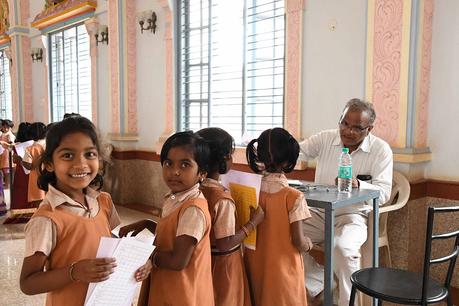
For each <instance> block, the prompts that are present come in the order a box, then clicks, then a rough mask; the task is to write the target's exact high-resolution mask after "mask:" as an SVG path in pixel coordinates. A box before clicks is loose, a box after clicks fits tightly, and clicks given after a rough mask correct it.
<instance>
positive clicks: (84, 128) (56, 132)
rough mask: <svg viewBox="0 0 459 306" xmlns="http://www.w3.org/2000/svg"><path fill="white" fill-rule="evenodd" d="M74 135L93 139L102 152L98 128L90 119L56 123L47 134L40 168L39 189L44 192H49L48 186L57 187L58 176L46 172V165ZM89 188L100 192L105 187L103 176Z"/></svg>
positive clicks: (73, 119) (74, 119) (79, 118)
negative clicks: (66, 137)
mask: <svg viewBox="0 0 459 306" xmlns="http://www.w3.org/2000/svg"><path fill="white" fill-rule="evenodd" d="M74 133H83V134H85V135H87V136H88V137H89V138H91V140H92V142H93V143H94V145H95V146H96V148H97V152H100V143H99V137H98V135H97V131H96V127H95V126H94V125H93V124H92V122H91V121H89V119H87V118H85V117H82V116H79V117H76V116H75V117H68V118H67V119H64V120H62V121H59V122H56V123H55V124H54V125H53V126H52V127H51V128H50V130H49V131H48V133H47V134H46V147H45V152H43V154H42V155H41V158H40V163H39V167H38V171H39V176H38V187H39V188H40V189H42V190H44V191H48V184H51V185H53V186H56V174H55V173H54V172H49V171H48V170H46V167H45V165H46V164H47V163H48V164H49V163H52V162H53V153H54V151H55V150H56V148H57V147H58V146H59V144H60V143H61V141H62V139H63V138H64V137H65V136H67V135H69V134H74ZM89 186H91V187H93V188H95V189H97V190H100V189H101V188H102V186H103V178H102V175H101V174H99V173H98V174H97V175H96V177H95V178H94V179H93V180H92V182H91V183H90V184H89Z"/></svg>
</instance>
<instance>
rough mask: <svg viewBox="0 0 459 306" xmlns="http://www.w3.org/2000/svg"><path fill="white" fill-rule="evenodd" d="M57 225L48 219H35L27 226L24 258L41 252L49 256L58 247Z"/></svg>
mask: <svg viewBox="0 0 459 306" xmlns="http://www.w3.org/2000/svg"><path fill="white" fill-rule="evenodd" d="M56 238H57V231H56V225H55V224H54V222H53V221H51V219H49V218H47V217H34V218H32V219H30V221H29V222H27V224H26V226H25V254H24V257H29V256H32V255H34V254H35V253H36V252H41V253H43V254H45V255H46V256H49V255H50V254H51V252H52V250H54V248H55V247H56Z"/></svg>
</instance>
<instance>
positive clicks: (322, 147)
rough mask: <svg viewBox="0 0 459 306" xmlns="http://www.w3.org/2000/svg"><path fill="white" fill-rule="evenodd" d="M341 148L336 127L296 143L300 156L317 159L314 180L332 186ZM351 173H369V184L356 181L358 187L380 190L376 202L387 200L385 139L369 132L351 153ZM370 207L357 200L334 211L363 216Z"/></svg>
mask: <svg viewBox="0 0 459 306" xmlns="http://www.w3.org/2000/svg"><path fill="white" fill-rule="evenodd" d="M342 148H343V143H342V142H341V137H340V135H339V130H326V131H322V132H320V133H318V134H316V135H313V136H311V137H309V138H308V139H306V140H304V141H302V142H301V143H300V149H301V154H300V159H303V160H312V159H315V158H317V166H316V173H315V183H318V184H325V185H335V179H336V177H337V175H338V160H339V156H340V154H341V150H342ZM351 157H352V175H353V177H354V178H355V177H356V176H357V175H359V174H362V175H371V177H372V179H371V183H368V182H365V181H360V189H375V190H379V191H380V197H379V203H380V205H382V204H384V203H385V202H386V201H387V200H389V197H390V193H391V189H392V171H393V170H392V168H393V155H392V150H391V148H390V146H389V144H388V143H387V142H385V141H384V140H382V139H381V138H379V137H376V136H374V135H373V134H371V133H369V134H368V135H367V136H366V137H365V138H364V140H363V141H362V143H361V144H360V146H359V147H358V148H357V149H356V150H355V151H354V152H352V153H351ZM370 209H371V206H369V205H366V204H365V203H359V204H355V205H352V206H348V207H343V208H340V209H338V210H337V211H336V212H335V214H336V215H342V214H348V213H354V212H361V213H364V214H365V215H366V213H368V211H369V210H370Z"/></svg>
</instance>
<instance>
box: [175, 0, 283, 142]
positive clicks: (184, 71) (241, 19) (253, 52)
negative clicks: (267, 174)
mask: <svg viewBox="0 0 459 306" xmlns="http://www.w3.org/2000/svg"><path fill="white" fill-rule="evenodd" d="M284 2H285V1H284V0H274V1H273V0H231V1H228V0H181V1H180V6H179V10H178V11H179V16H180V25H179V40H178V48H179V52H178V54H179V69H177V70H178V78H177V79H178V80H180V86H179V105H178V110H179V111H178V116H179V118H178V123H179V127H178V128H179V130H188V129H192V130H198V129H200V128H203V127H207V126H218V127H221V128H223V129H225V130H227V131H228V132H229V133H230V134H232V136H233V137H234V138H235V139H236V141H237V143H242V142H243V141H245V140H247V139H250V138H252V137H255V136H257V135H258V134H259V133H260V132H261V131H263V130H265V129H268V128H271V127H274V126H283V124H284V122H283V118H284V45H285V12H284ZM245 138H247V139H245Z"/></svg>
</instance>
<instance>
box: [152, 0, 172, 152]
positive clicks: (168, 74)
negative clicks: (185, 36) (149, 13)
mask: <svg viewBox="0 0 459 306" xmlns="http://www.w3.org/2000/svg"><path fill="white" fill-rule="evenodd" d="M158 2H159V4H160V5H161V7H162V8H163V11H164V19H165V22H164V27H165V28H164V38H163V39H164V45H165V51H166V52H165V63H166V70H165V71H164V75H165V78H166V90H165V97H164V102H165V105H166V114H165V116H166V122H165V127H164V131H163V133H162V134H161V136H160V137H159V139H158V140H157V141H156V145H155V147H156V152H157V153H158V154H159V152H161V147H162V145H163V143H164V142H165V141H166V139H167V138H168V137H169V136H170V135H171V134H172V133H173V132H174V131H175V128H174V123H175V116H174V91H173V90H174V87H173V77H174V76H173V74H174V69H173V64H172V63H173V56H174V48H173V43H172V7H170V6H169V1H168V0H158Z"/></svg>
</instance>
